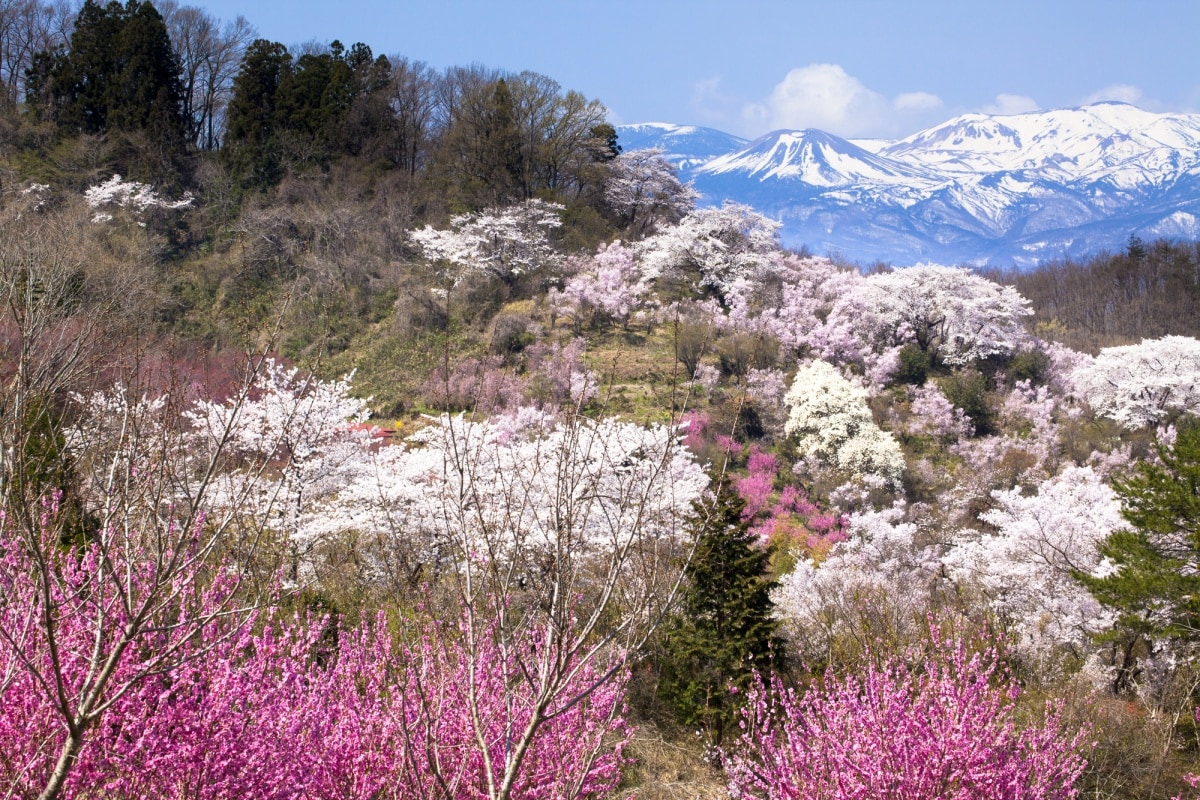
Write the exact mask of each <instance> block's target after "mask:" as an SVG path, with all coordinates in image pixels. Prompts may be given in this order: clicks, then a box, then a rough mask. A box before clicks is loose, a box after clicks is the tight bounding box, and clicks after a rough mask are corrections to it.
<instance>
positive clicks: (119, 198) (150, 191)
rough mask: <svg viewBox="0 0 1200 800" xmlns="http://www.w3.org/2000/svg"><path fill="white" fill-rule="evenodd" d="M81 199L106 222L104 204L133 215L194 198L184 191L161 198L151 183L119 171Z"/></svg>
mask: <svg viewBox="0 0 1200 800" xmlns="http://www.w3.org/2000/svg"><path fill="white" fill-rule="evenodd" d="M34 186H37V184H34ZM31 188H32V187H31ZM83 199H84V200H85V201H86V202H87V204H88V207H89V208H91V209H93V210H94V213H93V214H92V222H108V221H109V220H111V219H112V214H111V213H109V212H108V211H103V210H102V209H105V208H110V209H111V208H123V209H126V210H127V211H130V212H132V213H133V214H135V215H141V214H144V213H145V212H146V211H149V210H150V209H152V208H162V209H167V210H178V209H181V208H188V207H189V206H191V204H192V202H193V201H194V200H195V198H194V197H192V195H191V193H187V194H184V196H183V197H181V198H180V199H178V200H164V199H163V198H162V197H159V195H158V192H156V191H155V189H154V187H153V186H151V185H150V184H147V183H138V182H137V181H127V180H124V179H122V178H121V176H120V175H113V176H112V177H111V178H109V179H108V180H106V181H105V182H104V183H101V184H97V185H96V186H91V187H88V189H86V190H85V191H84V193H83Z"/></svg>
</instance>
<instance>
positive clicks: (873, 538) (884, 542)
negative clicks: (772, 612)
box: [772, 505, 941, 663]
mask: <svg viewBox="0 0 1200 800" xmlns="http://www.w3.org/2000/svg"><path fill="white" fill-rule="evenodd" d="M904 512H905V509H904V506H903V505H896V506H893V507H891V508H887V509H883V510H882V511H873V510H869V511H860V512H855V513H851V514H848V515H847V516H846V518H845V526H846V532H845V538H844V541H840V542H838V543H835V544H834V545H833V546H832V547H831V548H829V551H828V554H827V555H825V556H824V557H823V558H821V559H820V561H819V562H818V561H817V560H816V559H815V558H811V557H810V558H807V559H803V560H800V561H798V562H797V563H796V565H795V567H794V568H793V569H792V571H791V572H789V573H787V574H785V575H783V576H782V577H781V578H780V579H779V588H778V589H776V591H775V593H774V595H773V596H772V599H773V600H774V602H775V608H776V613H777V614H778V616H779V619H780V623H781V625H782V629H783V632H784V634H785V635H786V636H787V637H788V640H789V641H790V642H791V644H792V646H793V648H795V650H796V651H797V652H798V653H799V654H800V655H801V656H802V657H804V658H805V659H807V660H809V661H810V662H813V663H820V662H824V663H830V662H837V661H839V660H840V659H841V657H842V656H843V655H844V653H845V648H846V647H847V646H849V645H850V644H851V643H855V642H857V643H860V644H861V643H863V642H869V641H899V642H902V643H903V642H908V643H911V642H914V641H917V640H918V639H919V638H920V637H921V635H922V631H923V629H924V625H923V622H924V620H925V619H926V615H927V614H928V613H929V611H930V602H931V597H932V593H933V590H934V588H935V587H936V585H937V583H938V575H939V574H940V570H941V564H940V562H939V560H938V551H937V549H936V548H935V547H934V546H933V545H931V544H928V543H922V542H920V541H919V540H918V528H917V526H916V524H914V523H912V522H907V521H905V520H904Z"/></svg>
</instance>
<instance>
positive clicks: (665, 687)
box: [659, 477, 781, 746]
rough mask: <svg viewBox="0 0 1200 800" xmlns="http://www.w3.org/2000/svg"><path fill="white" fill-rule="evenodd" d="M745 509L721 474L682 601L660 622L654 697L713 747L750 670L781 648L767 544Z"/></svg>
mask: <svg viewBox="0 0 1200 800" xmlns="http://www.w3.org/2000/svg"><path fill="white" fill-rule="evenodd" d="M744 508H745V503H743V502H742V500H741V498H739V497H738V496H737V493H736V492H735V491H734V489H733V487H732V486H731V485H730V483H729V480H728V478H724V477H723V478H722V479H721V482H720V484H719V486H718V488H717V494H716V498H715V500H714V502H713V503H712V506H711V508H706V509H703V510H702V513H701V515H700V519H701V522H700V523H698V524H699V527H698V529H697V531H696V532H695V535H696V537H697V541H696V550H695V553H694V554H693V556H692V560H691V562H690V563H689V564H688V567H687V573H686V579H687V582H686V584H685V587H684V590H683V594H682V608H681V610H680V613H679V614H678V615H676V616H675V617H674V618H673V619H671V620H670V621H668V623H667V625H666V636H665V640H664V653H663V657H662V675H661V678H660V681H659V696H660V697H661V698H662V699H663V700H664V701H665V702H666V703H667V704H668V705H670V706H671V707H672V708H673V709H674V710H675V713H676V715H677V717H678V719H679V721H680V722H681V723H683V724H684V725H688V726H694V727H699V728H701V729H703V730H704V731H706V732H707V734H708V735H709V737H710V738H711V741H712V743H713V744H714V745H717V746H720V744H721V742H722V740H723V739H724V737H725V734H726V732H727V731H729V730H730V729H731V728H733V727H736V723H737V715H738V712H739V710H740V708H741V698H743V697H744V696H745V695H746V690H748V689H749V688H750V686H751V684H752V683H753V682H754V680H755V675H756V673H758V674H761V673H765V672H767V671H768V670H770V669H771V668H772V666H773V659H774V655H775V653H778V652H781V649H780V647H781V643H780V640H779V635H778V623H777V622H776V620H775V619H774V616H773V615H772V610H773V609H774V604H773V603H772V602H771V590H772V589H773V588H774V587H775V581H774V580H773V579H772V578H770V576H769V571H768V570H769V561H770V558H771V550H770V548H769V547H763V546H761V545H760V544H759V543H758V542H757V541H755V538H754V537H753V536H752V535H751V534H750V531H749V522H748V521H747V520H745V519H743V518H742V511H743V509H744ZM731 686H732V687H736V688H737V690H738V691H737V692H736V693H735V692H731V691H730V687H731Z"/></svg>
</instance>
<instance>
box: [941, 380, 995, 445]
mask: <svg viewBox="0 0 1200 800" xmlns="http://www.w3.org/2000/svg"><path fill="white" fill-rule="evenodd" d="M938 386H939V388H940V389H941V390H942V394H944V395H946V399H947V400H949V401H950V402H951V403H953V404H954V407H955V408H960V409H962V411H963V413H964V414H966V415H967V416H968V417H970V418H971V422H972V423H974V425H975V435H976V436H985V435H987V434H990V433H994V432H995V429H996V420H995V412H993V411H992V407H991V405H990V404H989V403H988V397H987V392H988V380H987V376H985V375H984V374H983V373H982V372H980V371H978V370H975V369H966V370H962V371H960V372H955V373H954V374H952V375H948V376H946V377H945V378H943V379H942V380H941V381H940V382H939V384H938Z"/></svg>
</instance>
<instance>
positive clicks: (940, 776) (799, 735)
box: [726, 638, 1086, 800]
mask: <svg viewBox="0 0 1200 800" xmlns="http://www.w3.org/2000/svg"><path fill="white" fill-rule="evenodd" d="M912 664H920V668H919V669H916V668H913V667H912V666H911V665H912ZM997 684H998V685H997ZM1018 694H1019V689H1018V687H1017V685H1016V684H1015V683H1014V682H1013V681H1012V680H1011V679H1008V678H1007V677H1006V676H1005V675H1004V674H1003V673H1002V671H1001V669H1000V667H999V658H998V656H997V653H996V652H995V650H992V649H988V650H985V651H983V652H977V653H971V652H970V651H969V649H968V648H967V647H966V646H965V644H963V643H961V642H958V643H947V642H943V641H940V640H939V639H938V638H935V639H934V641H933V643H932V645H931V646H930V647H929V649H928V650H925V651H914V652H911V653H907V654H904V655H902V656H897V657H893V658H890V659H886V660H884V661H883V663H882V664H875V663H872V662H868V663H867V666H866V668H865V674H863V675H861V676H855V675H849V676H841V675H836V674H832V673H827V674H826V675H825V679H824V681H823V682H822V683H821V684H820V685H814V686H812V687H810V688H809V690H808V691H807V692H806V693H805V694H803V695H801V694H800V693H799V692H797V691H796V690H795V689H793V688H790V687H785V686H784V685H783V684H782V682H781V681H780V680H779V679H777V678H776V679H775V680H773V681H772V684H771V686H770V687H769V691H768V687H762V688H760V690H759V691H758V692H757V693H756V694H755V695H754V696H753V697H752V698H751V700H750V703H749V704H748V706H747V711H746V712H745V735H744V736H743V738H742V741H741V743H740V747H739V748H736V749H734V750H733V751H732V752H730V753H729V754H727V767H726V768H727V772H728V774H729V776H730V792H731V793H732V794H733V796H734V797H737V798H765V799H766V800H777V799H778V800H783V799H784V798H787V799H788V800H793V799H803V800H851V798H867V797H871V798H874V797H888V798H898V799H904V800H926V798H932V797H944V798H955V800H974V799H975V798H982V797H988V798H1007V799H1009V800H1068V798H1073V797H1075V796H1076V790H1075V783H1076V781H1077V780H1078V779H1079V777H1080V775H1081V774H1082V773H1083V769H1084V766H1085V764H1086V762H1085V761H1084V759H1083V758H1082V756H1081V755H1080V750H1081V749H1082V746H1083V738H1084V736H1085V733H1086V732H1085V731H1072V730H1071V728H1070V726H1069V725H1068V724H1067V722H1066V721H1065V720H1064V719H1063V717H1062V712H1061V709H1060V708H1055V707H1050V708H1048V709H1047V712H1046V714H1045V716H1044V718H1043V719H1041V720H1038V721H1036V722H1033V723H1032V724H1027V725H1025V726H1021V725H1019V724H1018V716H1017V713H1016V709H1015V707H1014V703H1013V701H1014V700H1015V699H1016V697H1017V695H1018Z"/></svg>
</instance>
